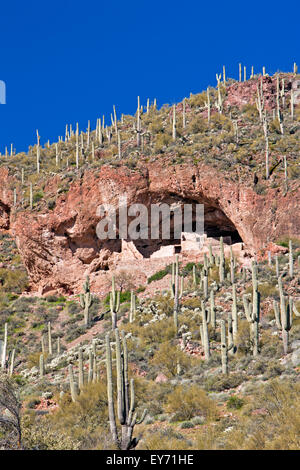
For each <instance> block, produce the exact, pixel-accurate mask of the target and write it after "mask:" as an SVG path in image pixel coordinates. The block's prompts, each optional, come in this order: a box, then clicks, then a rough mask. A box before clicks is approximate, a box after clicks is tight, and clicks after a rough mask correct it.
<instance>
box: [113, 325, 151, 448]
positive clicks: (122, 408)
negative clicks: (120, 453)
mask: <svg viewBox="0 0 300 470" xmlns="http://www.w3.org/2000/svg"><path fill="white" fill-rule="evenodd" d="M115 339H116V373H117V416H118V420H119V423H120V425H121V434H120V436H119V435H118V430H117V425H116V414H115V405H114V398H113V378H112V355H111V345H110V340H109V334H107V335H106V372H107V397H108V414H109V423H110V431H111V435H112V439H113V442H114V443H115V445H117V447H118V448H119V449H120V450H129V449H133V448H135V447H136V445H137V444H138V439H136V438H132V434H133V430H134V427H135V425H136V424H140V423H141V422H142V421H143V420H144V418H145V416H146V412H147V410H145V411H144V413H143V415H142V417H141V419H140V420H139V421H138V420H137V414H136V413H134V410H135V394H134V380H133V379H131V381H130V383H129V380H128V352H127V344H126V337H125V334H124V332H122V346H123V348H122V346H121V341H120V336H119V330H118V329H117V328H116V329H115Z"/></svg>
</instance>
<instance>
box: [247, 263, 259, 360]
mask: <svg viewBox="0 0 300 470" xmlns="http://www.w3.org/2000/svg"><path fill="white" fill-rule="evenodd" d="M252 286H253V294H252V304H251V303H250V302H249V300H248V297H247V296H246V295H245V294H244V295H243V303H244V311H245V315H246V318H247V320H248V322H249V323H250V324H251V326H250V332H251V341H252V343H253V347H252V351H253V356H257V355H258V353H259V316H260V293H259V291H258V282H257V265H256V263H255V262H252Z"/></svg>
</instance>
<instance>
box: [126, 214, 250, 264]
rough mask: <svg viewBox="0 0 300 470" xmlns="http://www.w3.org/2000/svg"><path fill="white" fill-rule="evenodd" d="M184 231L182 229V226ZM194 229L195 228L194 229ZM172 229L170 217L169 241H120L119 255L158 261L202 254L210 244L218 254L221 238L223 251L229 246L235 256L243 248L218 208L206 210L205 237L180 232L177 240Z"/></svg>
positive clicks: (239, 239) (234, 231) (233, 229)
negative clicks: (178, 256) (223, 246)
mask: <svg viewBox="0 0 300 470" xmlns="http://www.w3.org/2000/svg"><path fill="white" fill-rule="evenodd" d="M182 229H183V227H182ZM193 230H194V227H193ZM172 233H174V227H173V226H172V218H171V236H170V239H169V240H164V239H162V238H160V239H158V240H151V239H149V240H140V239H138V240H129V239H128V240H121V244H120V245H121V246H120V253H121V254H123V255H124V257H126V259H130V258H131V259H140V260H142V259H150V260H154V259H159V258H168V257H174V256H175V255H176V254H182V255H185V256H188V255H195V256H197V255H201V254H202V255H203V254H204V253H208V251H209V246H210V245H211V247H212V251H213V253H219V246H220V237H221V236H223V241H224V245H225V250H226V247H227V250H229V249H230V248H229V246H230V245H232V247H233V250H234V252H235V253H241V251H243V249H244V244H243V241H242V239H241V237H240V235H239V233H238V231H237V230H236V228H235V227H234V225H233V223H232V222H231V221H230V220H229V219H228V218H227V217H226V216H225V214H224V213H223V212H222V211H221V210H220V209H218V208H212V207H209V208H207V207H205V223H204V234H198V233H196V232H194V231H193V232H185V231H183V230H182V231H181V237H180V239H175V238H174V237H173V236H172Z"/></svg>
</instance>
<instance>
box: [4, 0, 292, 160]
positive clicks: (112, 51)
mask: <svg viewBox="0 0 300 470" xmlns="http://www.w3.org/2000/svg"><path fill="white" fill-rule="evenodd" d="M0 8H1V10H0V21H1V23H0V45H1V47H0V54H1V67H0V80H4V81H5V82H6V86H7V104H6V105H0V151H1V152H2V153H3V152H4V149H5V146H6V145H7V146H8V147H10V144H11V143H13V144H14V146H15V148H16V150H17V151H23V150H27V148H28V145H31V144H33V143H35V137H36V134H35V132H36V129H39V133H40V135H41V142H42V143H44V142H46V141H47V140H48V139H50V141H51V142H53V141H54V140H57V136H58V135H64V131H65V125H66V124H67V123H72V124H73V125H75V123H76V122H77V121H78V122H79V125H80V128H81V129H86V127H87V122H88V120H89V119H90V120H91V124H92V127H93V128H94V126H95V122H96V119H97V118H98V117H100V116H102V114H105V115H106V120H107V121H108V119H109V117H110V113H111V110H112V105H113V104H115V105H116V108H117V112H118V115H119V116H120V114H121V113H124V114H128V113H133V112H135V109H136V97H137V95H140V97H141V102H142V104H143V103H146V99H147V98H148V97H149V98H150V99H151V100H152V99H153V98H157V103H158V106H161V105H162V104H164V103H170V104H171V103H173V102H176V101H179V100H181V99H182V98H183V97H184V96H189V94H190V92H193V93H196V92H200V91H202V90H203V89H205V88H206V87H207V86H208V85H213V86H215V84H216V78H215V75H216V72H221V70H222V66H223V64H225V65H226V68H227V75H229V76H233V77H235V78H237V77H238V63H239V62H242V64H243V65H246V66H247V68H248V71H250V67H251V65H254V70H255V71H258V70H259V71H260V70H261V68H262V66H263V65H265V66H266V71H267V72H268V73H273V72H276V71H277V70H284V71H286V70H292V64H293V62H294V61H296V62H297V63H298V62H299V65H300V57H299V50H300V48H299V45H300V44H299V42H300V41H299V38H300V35H299V17H300V15H299V14H300V7H299V0H298V1H296V0H290V1H289V2H288V3H285V2H280V3H279V2H278V3H276V1H272V2H271V1H269V0H260V1H257V0H252V1H248V2H245V1H242V0H240V1H233V0H227V1H226V2H224V1H219V0H215V1H205V2H204V1H202V0H198V1H196V0H185V1H181V2H176V1H175V0H173V1H172V0H160V1H157V0H151V1H143V0H139V1H137V0H133V1H132V0H129V1H124V0H123V1H119V0H114V1H112V2H109V1H105V2H104V1H102V0H98V1H91V0H85V1H76V0H73V1H71V0H65V1H64V0H61V1H57V0H52V1H51V2H50V1H43V2H41V1H30V0H29V1H13V0H12V1H11V2H1V7H0Z"/></svg>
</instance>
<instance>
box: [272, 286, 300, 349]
mask: <svg viewBox="0 0 300 470" xmlns="http://www.w3.org/2000/svg"><path fill="white" fill-rule="evenodd" d="M278 289H279V298H280V313H279V308H278V302H276V301H275V300H274V303H273V307H274V313H275V320H276V325H277V327H278V328H279V329H281V330H282V342H283V351H284V354H287V353H288V348H289V331H290V329H291V328H292V324H293V311H294V313H295V315H297V316H299V313H298V311H297V309H296V308H295V306H294V305H293V299H292V298H291V297H289V298H288V301H286V296H285V295H284V292H283V287H282V280H281V278H278Z"/></svg>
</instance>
